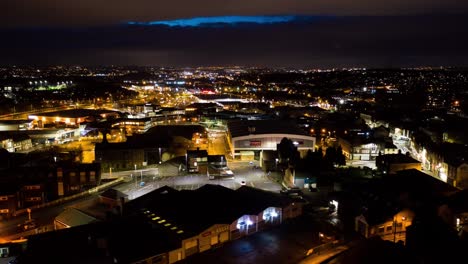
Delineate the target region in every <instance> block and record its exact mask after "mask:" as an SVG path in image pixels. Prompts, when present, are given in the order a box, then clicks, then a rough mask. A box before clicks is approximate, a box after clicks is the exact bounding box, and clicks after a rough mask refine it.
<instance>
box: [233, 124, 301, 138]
mask: <svg viewBox="0 0 468 264" xmlns="http://www.w3.org/2000/svg"><path fill="white" fill-rule="evenodd" d="M228 128H229V131H230V133H231V136H232V137H233V138H235V137H241V136H248V135H251V134H290V135H303V136H306V135H307V133H305V131H304V130H302V129H300V128H299V127H298V126H297V125H296V124H295V123H294V122H291V121H289V120H240V121H231V122H229V123H228Z"/></svg>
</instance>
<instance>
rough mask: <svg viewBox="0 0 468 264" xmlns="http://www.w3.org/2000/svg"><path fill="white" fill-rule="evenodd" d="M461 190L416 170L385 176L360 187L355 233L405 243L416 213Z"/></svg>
mask: <svg viewBox="0 0 468 264" xmlns="http://www.w3.org/2000/svg"><path fill="white" fill-rule="evenodd" d="M457 191H458V189H456V188H454V187H453V186H450V185H448V184H446V183H445V182H442V181H440V180H438V179H436V178H434V177H432V176H430V175H427V174H425V173H422V172H420V171H418V170H415V169H410V170H402V171H398V172H397V173H395V174H388V175H385V176H384V177H383V178H382V179H378V180H374V181H371V182H369V183H368V184H366V185H364V186H363V187H361V189H360V190H358V192H359V193H360V198H359V199H360V200H362V201H363V204H362V210H361V213H360V214H359V215H358V216H356V217H355V231H356V232H358V233H359V234H361V235H362V236H364V237H367V238H368V237H372V236H379V237H381V238H382V239H384V240H388V241H393V242H398V241H400V240H401V241H402V242H403V243H406V240H407V231H408V229H409V227H410V226H412V224H413V222H414V219H415V217H417V215H416V212H421V211H426V210H427V208H434V211H435V209H436V208H438V207H439V204H440V201H441V200H444V199H447V197H450V196H451V195H453V194H455V193H456V192H457Z"/></svg>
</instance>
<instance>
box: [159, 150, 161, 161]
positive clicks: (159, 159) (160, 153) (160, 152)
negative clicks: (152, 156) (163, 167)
mask: <svg viewBox="0 0 468 264" xmlns="http://www.w3.org/2000/svg"><path fill="white" fill-rule="evenodd" d="M159 164H161V148H159Z"/></svg>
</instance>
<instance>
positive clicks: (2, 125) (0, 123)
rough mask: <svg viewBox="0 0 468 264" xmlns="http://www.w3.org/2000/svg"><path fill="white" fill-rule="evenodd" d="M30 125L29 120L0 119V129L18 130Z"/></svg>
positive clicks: (25, 128) (27, 127)
mask: <svg viewBox="0 0 468 264" xmlns="http://www.w3.org/2000/svg"><path fill="white" fill-rule="evenodd" d="M30 127H32V121H31V120H0V131H20V130H27V129H29V128H30Z"/></svg>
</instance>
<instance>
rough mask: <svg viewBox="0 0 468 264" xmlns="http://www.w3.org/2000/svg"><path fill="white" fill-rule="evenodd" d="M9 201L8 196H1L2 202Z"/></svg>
mask: <svg viewBox="0 0 468 264" xmlns="http://www.w3.org/2000/svg"><path fill="white" fill-rule="evenodd" d="M7 200H8V196H0V201H7Z"/></svg>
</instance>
